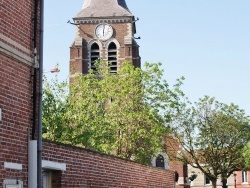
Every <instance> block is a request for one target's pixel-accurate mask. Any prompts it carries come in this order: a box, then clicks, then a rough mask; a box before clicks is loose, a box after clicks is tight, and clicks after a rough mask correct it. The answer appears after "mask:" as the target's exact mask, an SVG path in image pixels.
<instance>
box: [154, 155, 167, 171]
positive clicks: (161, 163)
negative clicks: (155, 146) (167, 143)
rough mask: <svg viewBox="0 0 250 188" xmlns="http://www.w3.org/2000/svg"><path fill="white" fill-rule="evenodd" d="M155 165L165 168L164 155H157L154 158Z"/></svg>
mask: <svg viewBox="0 0 250 188" xmlns="http://www.w3.org/2000/svg"><path fill="white" fill-rule="evenodd" d="M155 166H156V167H161V168H165V162H164V157H163V156H162V155H158V157H157V158H156V165H155Z"/></svg>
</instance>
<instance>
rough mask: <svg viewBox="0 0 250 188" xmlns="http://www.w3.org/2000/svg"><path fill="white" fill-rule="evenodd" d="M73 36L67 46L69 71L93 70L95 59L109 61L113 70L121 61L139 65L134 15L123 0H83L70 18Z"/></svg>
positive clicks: (116, 68)
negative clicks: (81, 4)
mask: <svg viewBox="0 0 250 188" xmlns="http://www.w3.org/2000/svg"><path fill="white" fill-rule="evenodd" d="M73 20H74V24H75V25H76V26H77V28H76V36H75V40H74V42H73V44H72V46H71V47H70V75H71V77H72V76H74V74H76V73H81V74H87V73H88V72H89V70H90V69H93V70H95V65H94V63H95V61H96V60H98V59H102V60H104V61H106V62H109V66H110V71H111V72H112V73H116V72H117V71H118V70H119V67H120V66H121V64H122V62H123V61H125V60H128V61H130V62H131V63H132V64H133V65H134V66H135V67H140V56H139V46H138V44H137V42H136V41H135V38H134V34H135V33H136V27H135V22H136V20H135V18H134V16H133V15H132V13H131V12H130V11H129V9H128V7H127V5H126V2H125V0H85V1H84V4H83V7H82V9H81V11H80V12H79V13H78V14H77V15H76V16H75V17H74V18H73Z"/></svg>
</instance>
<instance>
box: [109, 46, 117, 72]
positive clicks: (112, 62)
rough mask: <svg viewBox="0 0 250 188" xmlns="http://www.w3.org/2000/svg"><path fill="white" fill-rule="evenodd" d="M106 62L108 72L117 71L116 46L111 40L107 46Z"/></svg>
mask: <svg viewBox="0 0 250 188" xmlns="http://www.w3.org/2000/svg"><path fill="white" fill-rule="evenodd" d="M108 62H109V68H110V72H111V73H117V48H116V45H115V43H113V42H111V43H110V44H109V47H108Z"/></svg>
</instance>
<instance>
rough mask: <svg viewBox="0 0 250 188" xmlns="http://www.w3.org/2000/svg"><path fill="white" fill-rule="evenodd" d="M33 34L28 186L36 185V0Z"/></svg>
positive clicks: (34, 186)
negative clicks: (31, 111) (31, 116)
mask: <svg viewBox="0 0 250 188" xmlns="http://www.w3.org/2000/svg"><path fill="white" fill-rule="evenodd" d="M33 21H34V35H33V42H34V43H33V46H34V49H33V53H34V54H33V55H34V62H33V63H34V65H33V124H32V131H31V140H30V134H29V133H30V132H29V131H28V138H29V139H28V188H36V187H37V174H38V173H37V168H38V164H37V154H38V152H37V146H38V145H37V140H35V134H36V123H37V72H38V68H39V63H38V54H37V27H38V26H37V21H38V0H34V17H33Z"/></svg>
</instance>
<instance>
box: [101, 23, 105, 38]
mask: <svg viewBox="0 0 250 188" xmlns="http://www.w3.org/2000/svg"><path fill="white" fill-rule="evenodd" d="M104 30H105V25H104V24H103V30H102V36H104Z"/></svg>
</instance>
